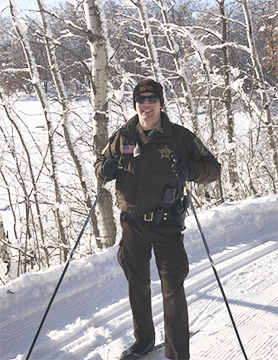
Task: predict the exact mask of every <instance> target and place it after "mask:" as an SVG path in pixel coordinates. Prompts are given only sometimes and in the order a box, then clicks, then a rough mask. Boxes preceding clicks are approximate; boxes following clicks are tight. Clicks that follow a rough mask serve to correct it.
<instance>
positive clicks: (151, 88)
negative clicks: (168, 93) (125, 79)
mask: <svg viewBox="0 0 278 360" xmlns="http://www.w3.org/2000/svg"><path fill="white" fill-rule="evenodd" d="M144 92H152V93H154V94H155V95H157V96H158V97H159V100H160V104H161V106H162V107H163V105H164V98H163V88H162V86H161V85H160V84H159V83H158V82H156V81H154V80H152V79H145V80H142V81H140V82H139V83H138V84H137V85H136V86H135V88H134V91H133V106H134V109H136V101H135V97H136V96H138V95H140V94H142V93H144Z"/></svg>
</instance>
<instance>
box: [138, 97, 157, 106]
mask: <svg viewBox="0 0 278 360" xmlns="http://www.w3.org/2000/svg"><path fill="white" fill-rule="evenodd" d="M146 99H148V100H149V102H150V104H154V103H156V102H158V101H159V98H158V97H157V96H155V95H150V96H143V95H139V96H136V97H135V101H136V102H138V103H139V104H144V102H145V101H146Z"/></svg>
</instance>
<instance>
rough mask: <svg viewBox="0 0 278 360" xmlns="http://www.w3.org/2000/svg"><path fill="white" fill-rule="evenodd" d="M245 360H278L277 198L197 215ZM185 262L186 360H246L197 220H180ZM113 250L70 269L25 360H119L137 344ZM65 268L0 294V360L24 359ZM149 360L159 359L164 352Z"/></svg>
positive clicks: (159, 321)
mask: <svg viewBox="0 0 278 360" xmlns="http://www.w3.org/2000/svg"><path fill="white" fill-rule="evenodd" d="M198 218H199V220H200V223H201V225H202V227H203V230H204V234H205V236H206V238H207V241H208V244H209V247H210V250H211V253H212V257H213V259H214V261H215V264H216V269H217V271H218V273H219V275H220V278H221V283H222V285H223V288H224V290H225V293H226V296H227V298H228V301H229V304H230V307H231V311H232V314H233V317H234V319H235V323H236V325H237V328H238V331H239V334H240V337H241V340H242V343H243V345H244V348H245V351H246V354H247V356H248V359H252V360H274V359H276V358H277V353H278V338H277V335H276V334H277V331H278V321H277V316H278V295H277V294H278V282H277V272H278V196H277V195H276V196H275V195H274V196H269V197H262V198H255V197H252V198H248V199H246V200H244V201H240V202H233V203H224V204H223V205H221V206H218V207H217V208H214V209H210V210H206V211H202V212H198ZM186 227H187V228H186V230H185V231H184V235H185V237H184V243H185V247H186V250H187V253H188V257H189V261H190V275H189V276H188V278H187V279H186V280H185V291H186V295H187V300H188V306H189V316H190V328H191V331H196V330H199V331H198V332H197V333H196V334H195V335H194V336H192V338H191V360H204V359H207V360H216V359H217V360H234V359H237V360H240V359H244V357H243V354H242V351H241V348H240V346H239V342H238V340H237V337H236V334H235V332H234V329H233V327H232V323H231V320H230V318H229V314H228V312H227V309H226V306H225V304H224V301H223V298H222V296H221V292H220V290H219V287H218V285H217V283H216V281H215V277H214V274H213V272H212V269H211V266H210V263H209V260H208V258H207V255H206V252H205V249H204V246H203V243H202V240H201V237H200V234H199V232H198V229H197V226H196V221H195V219H194V217H193V215H192V213H190V216H188V217H187V219H186ZM117 250H118V246H117V245H115V246H114V247H112V248H109V249H106V250H98V252H97V253H96V254H95V255H92V256H89V257H86V258H82V259H79V260H74V261H72V262H71V263H70V265H69V268H68V271H67V273H66V276H65V278H64V280H63V282H62V285H61V287H60V289H59V291H58V293H57V296H56V298H55V301H54V303H53V305H52V307H51V309H50V312H49V314H48V317H47V318H46V321H45V324H44V326H43V328H42V331H41V333H40V336H39V338H38V340H37V343H36V346H35V348H34V350H33V353H32V356H31V359H33V360H34V359H36V360H46V359H55V360H57V359H59V360H62V359H63V360H69V359H74V360H76V359H78V360H81V359H84V360H89V359H92V360H115V359H117V357H118V356H119V355H120V353H121V351H122V350H123V349H124V348H126V347H128V346H129V345H130V344H131V343H132V342H133V335H132V331H133V330H132V320H131V312H130V308H129V301H128V291H127V284H126V280H125V278H124V275H123V273H122V270H121V269H120V266H119V265H118V263H117ZM153 260H154V259H152V262H151V269H152V276H151V278H152V304H153V316H154V323H155V328H156V341H157V343H159V342H161V341H163V337H164V333H163V310H162V301H161V295H160V281H159V277H158V274H157V271H156V268H155V263H154V261H153ZM63 269H64V267H63V266H60V265H59V266H52V267H50V268H49V269H47V270H44V271H40V272H36V273H35V272H34V273H25V274H24V275H22V276H20V277H19V278H17V279H16V280H14V281H12V282H10V283H8V284H6V285H5V286H1V287H0V301H1V310H0V311H1V312H0V315H1V324H0V332H1V344H0V346H1V350H0V358H1V360H8V359H9V360H10V359H17V360H21V359H25V358H26V354H27V353H28V350H29V348H30V346H31V343H32V341H33V338H34V336H35V333H36V331H37V329H38V326H39V324H40V321H41V319H42V316H43V314H44V312H45V309H46V306H47V305H48V303H49V300H50V297H51V296H52V293H53V291H54V288H55V286H56V284H57V282H58V279H59V277H60V275H61V273H62V271H63ZM148 359H150V360H151V359H157V360H159V359H165V357H164V351H163V349H162V350H160V351H158V352H156V353H154V354H150V355H149V356H148Z"/></svg>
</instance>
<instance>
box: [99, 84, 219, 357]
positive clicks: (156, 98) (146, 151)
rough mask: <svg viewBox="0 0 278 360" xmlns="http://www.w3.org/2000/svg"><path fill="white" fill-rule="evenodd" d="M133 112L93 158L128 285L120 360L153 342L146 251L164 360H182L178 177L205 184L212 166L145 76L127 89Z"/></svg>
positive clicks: (185, 335) (184, 322) (184, 269)
mask: <svg viewBox="0 0 278 360" xmlns="http://www.w3.org/2000/svg"><path fill="white" fill-rule="evenodd" d="M133 103H134V108H135V110H136V112H137V114H136V115H135V116H134V117H133V118H132V119H131V120H129V121H128V122H127V123H126V124H125V125H124V126H122V127H121V128H120V129H119V130H118V131H116V132H115V134H114V135H113V136H112V137H111V138H110V140H109V142H108V144H107V146H106V147H105V148H104V149H103V151H102V153H101V154H100V155H99V156H98V158H97V161H96V163H95V169H96V175H97V176H98V178H99V179H101V180H102V179H103V178H104V177H105V176H106V177H107V179H108V180H112V179H116V194H117V205H118V207H119V208H120V209H121V211H122V213H121V226H122V239H121V242H120V247H119V251H118V261H119V263H120V265H121V267H122V268H123V270H124V273H125V276H126V278H127V281H128V283H129V298H130V305H131V309H132V314H133V323H134V336H135V339H136V341H135V343H134V344H133V345H132V346H131V347H130V348H129V349H128V350H125V351H124V352H123V353H122V356H121V359H122V360H128V359H138V358H139V357H140V356H142V355H143V354H146V353H148V352H150V351H151V350H152V349H153V347H154V343H155V332H154V325H153V320H152V311H151V293H150V259H151V251H152V249H153V251H154V254H155V259H156V265H157V268H158V271H159V276H160V279H161V288H162V295H163V306H164V323H165V356H166V358H169V359H172V360H176V359H183V360H187V359H189V357H190V355H189V329H188V312H187V303H186V298H185V294H184V288H183V282H184V279H185V278H186V276H187V274H188V259H187V255H186V252H185V249H184V245H183V235H182V233H181V231H182V230H184V226H183V217H184V216H185V211H186V209H185V205H184V202H183V201H182V199H183V187H184V182H185V180H188V181H195V182H197V183H210V182H212V181H215V180H216V179H217V178H218V177H219V175H220V164H219V163H218V162H217V161H216V159H215V158H214V157H213V156H212V154H211V153H210V152H209V151H208V150H207V149H206V148H205V147H204V145H203V144H202V143H201V141H200V140H199V139H198V138H197V137H196V136H195V135H194V134H193V133H191V132H190V131H189V130H188V129H186V128H184V127H182V126H179V125H176V124H173V123H171V122H170V120H169V118H168V116H167V115H166V114H165V113H164V112H163V111H161V110H162V108H163V104H164V99H163V89H162V86H161V85H160V84H159V83H157V82H155V81H154V80H151V79H146V80H143V81H141V82H140V83H139V84H138V85H137V86H136V87H135V89H134V92H133Z"/></svg>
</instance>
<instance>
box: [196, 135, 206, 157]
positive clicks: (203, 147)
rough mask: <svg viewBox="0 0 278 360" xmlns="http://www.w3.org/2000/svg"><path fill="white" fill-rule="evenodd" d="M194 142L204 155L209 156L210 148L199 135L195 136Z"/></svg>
mask: <svg viewBox="0 0 278 360" xmlns="http://www.w3.org/2000/svg"><path fill="white" fill-rule="evenodd" d="M194 143H195V145H196V147H197V149H198V150H199V152H200V154H201V155H202V156H208V154H209V151H208V149H207V148H206V147H205V145H204V144H203V143H202V141H201V140H200V139H199V138H198V137H195V139H194Z"/></svg>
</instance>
